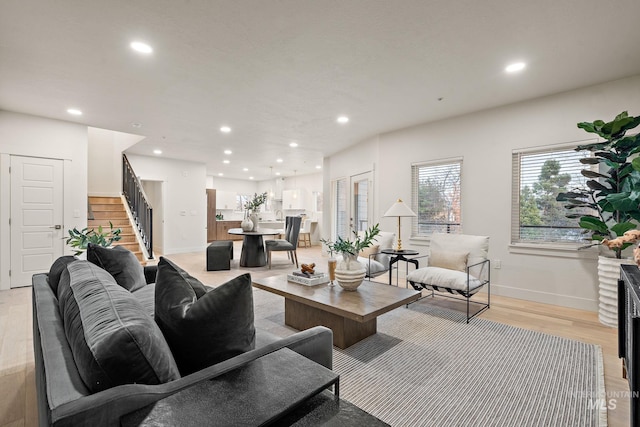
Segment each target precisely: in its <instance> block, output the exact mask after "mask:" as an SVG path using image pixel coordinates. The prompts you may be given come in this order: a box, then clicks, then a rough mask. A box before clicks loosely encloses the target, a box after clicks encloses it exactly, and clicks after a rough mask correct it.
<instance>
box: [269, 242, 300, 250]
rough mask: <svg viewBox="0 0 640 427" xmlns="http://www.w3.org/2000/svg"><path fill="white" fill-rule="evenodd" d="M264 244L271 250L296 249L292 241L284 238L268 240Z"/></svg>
mask: <svg viewBox="0 0 640 427" xmlns="http://www.w3.org/2000/svg"><path fill="white" fill-rule="evenodd" d="M264 244H265V246H266V247H267V250H269V251H293V250H295V249H296V247H295V246H293V245H292V244H291V243H289V242H287V241H286V240H282V239H273V240H267V241H265V242H264Z"/></svg>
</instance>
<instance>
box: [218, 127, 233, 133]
mask: <svg viewBox="0 0 640 427" xmlns="http://www.w3.org/2000/svg"><path fill="white" fill-rule="evenodd" d="M220 132H222V133H229V132H231V128H230V127H229V126H222V127H221V128H220Z"/></svg>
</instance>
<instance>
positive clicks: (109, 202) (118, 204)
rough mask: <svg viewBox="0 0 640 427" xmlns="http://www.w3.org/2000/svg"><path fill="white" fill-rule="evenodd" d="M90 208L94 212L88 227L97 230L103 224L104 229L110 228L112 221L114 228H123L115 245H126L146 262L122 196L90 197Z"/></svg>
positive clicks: (141, 260) (142, 261)
mask: <svg viewBox="0 0 640 427" xmlns="http://www.w3.org/2000/svg"><path fill="white" fill-rule="evenodd" d="M89 210H90V212H93V219H89V220H88V223H87V227H88V228H95V229H96V230H97V228H98V227H99V226H102V229H103V231H104V230H109V221H111V223H112V224H113V228H119V229H121V230H122V233H120V237H121V239H120V240H118V241H117V242H113V245H114V246H124V247H125V248H127V249H129V250H130V251H131V252H133V253H134V254H135V255H136V257H137V258H138V259H139V260H140V262H141V263H143V264H144V263H146V260H145V259H144V255H143V253H142V250H141V249H140V245H139V244H138V240H137V238H136V235H135V233H134V232H133V226H132V225H131V223H130V222H129V217H128V216H127V212H126V211H125V209H124V205H123V204H122V199H121V198H120V197H89Z"/></svg>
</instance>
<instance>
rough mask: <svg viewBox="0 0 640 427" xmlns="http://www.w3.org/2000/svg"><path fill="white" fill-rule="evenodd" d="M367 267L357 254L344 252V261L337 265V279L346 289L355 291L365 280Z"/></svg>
mask: <svg viewBox="0 0 640 427" xmlns="http://www.w3.org/2000/svg"><path fill="white" fill-rule="evenodd" d="M366 273H367V269H366V268H365V266H364V265H362V264H361V263H360V262H359V261H358V259H357V255H351V254H349V253H343V254H342V261H340V262H338V265H337V266H336V280H337V281H338V284H339V285H340V286H342V288H343V289H344V290H345V291H355V290H356V289H357V288H358V286H360V284H361V283H362V281H363V280H364V276H365V275H366Z"/></svg>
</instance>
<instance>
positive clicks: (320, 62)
mask: <svg viewBox="0 0 640 427" xmlns="http://www.w3.org/2000/svg"><path fill="white" fill-rule="evenodd" d="M638 16H640V1H638V0H610V1H608V2H604V3H603V2H602V1H601V0H562V1H557V0H536V1H531V0H527V1H522V0H485V1H474V0H461V1H443V0H435V1H434V0H432V1H425V0H396V1H390V0H389V1H388V0H340V1H335V0H323V1H320V0H227V1H211V0H182V1H178V0H135V1H131V0H109V1H104V0H100V1H96V0H57V1H41V0H2V2H0V109H3V110H8V111H15V112H21V113H27V114H33V115H37V116H43V117H50V118H54V119H60V120H67V121H73V122H78V123H82V124H86V125H89V126H94V127H98V128H104V129H111V130H116V131H120V132H128V133H134V134H138V135H143V136H145V137H146V138H145V139H144V140H142V141H141V142H139V143H138V144H136V145H135V146H134V147H132V148H131V149H129V150H128V152H133V153H137V154H142V155H150V156H153V154H152V151H153V150H154V149H160V150H162V152H163V154H162V156H166V157H170V158H178V159H185V160H192V161H197V162H204V163H206V167H207V173H208V174H211V175H218V174H219V173H222V174H223V176H224V177H225V178H227V177H228V178H239V179H248V178H249V176H253V177H254V179H256V180H261V179H268V178H270V177H272V176H273V175H272V174H275V172H280V173H282V175H283V176H290V175H293V174H294V173H297V174H298V175H301V174H305V173H311V172H317V171H318V170H317V169H316V166H317V165H321V164H322V158H323V157H324V156H328V155H331V154H333V153H336V152H338V151H340V150H342V149H344V148H346V147H348V146H350V145H353V144H355V143H357V142H360V141H362V140H365V139H367V138H371V137H374V136H375V135H378V134H381V133H385V132H389V131H392V130H394V129H399V128H403V127H407V126H411V125H414V124H418V123H424V122H429V121H433V120H438V119H442V118H446V117H452V116H456V115H460V114H464V113H468V112H472V111H477V110H481V109H487V108H491V107H495V106H499V105H504V104H509V103H513V102H518V101H522V100H526V99H531V98H535V97H540V96H544V95H548V94H553V93H558V92H562V91H566V90H570V89H574V88H578V87H583V86H588V85H592V84H596V83H601V82H605V81H610V80H615V79H618V78H622V77H627V76H631V75H636V74H640V55H638V42H639V41H640V25H637V17H638ZM132 41H144V42H146V43H148V44H150V45H151V46H152V47H153V49H154V52H153V53H152V54H150V55H141V54H139V53H137V52H134V51H133V50H132V49H130V47H129V44H130V43H131V42H132ZM515 61H524V62H526V63H527V67H526V69H525V70H524V71H523V72H521V73H517V74H507V73H505V72H504V67H505V66H506V65H507V64H509V63H511V62H515ZM71 107H73V108H77V109H80V110H82V111H83V115H82V116H77V117H76V116H71V115H69V114H68V113H67V112H66V110H67V109H68V108H71ZM339 115H346V116H348V117H349V118H350V121H349V123H347V124H339V123H337V122H336V118H337V117H338V116H339ZM133 124H139V125H140V127H133ZM223 125H227V126H230V127H231V128H232V130H231V132H230V133H227V134H224V133H222V132H220V127H221V126H223ZM292 141H295V142H297V143H298V144H299V146H298V147H297V148H291V147H289V143H290V142H292ZM225 149H228V150H231V151H232V154H231V155H225V154H223V150H225ZM278 158H281V159H282V160H283V162H282V163H277V162H276V159H278ZM224 159H227V160H229V163H228V164H224V163H223V160H224ZM243 168H247V169H248V171H243V170H242V169H243ZM294 171H295V172H294Z"/></svg>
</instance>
